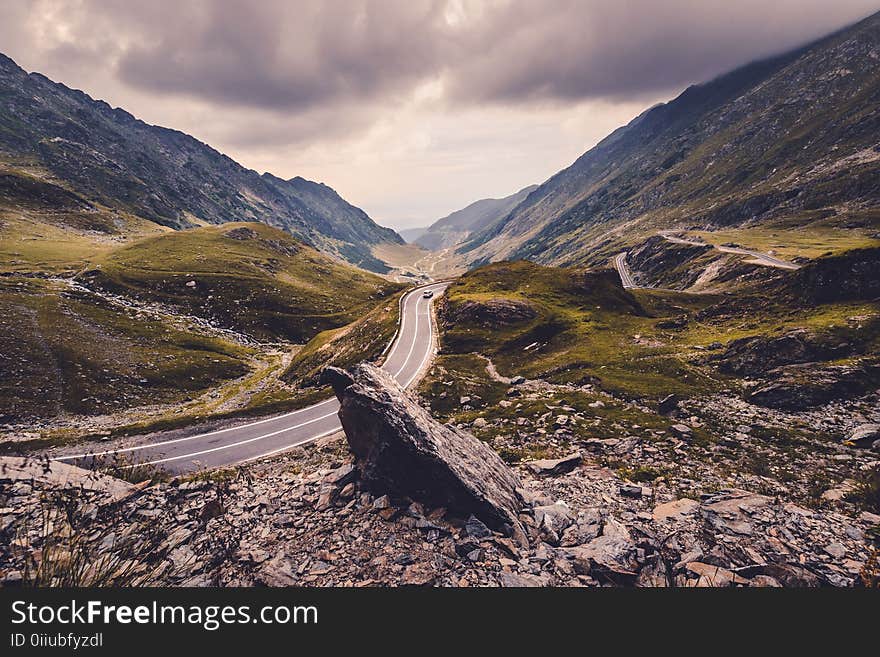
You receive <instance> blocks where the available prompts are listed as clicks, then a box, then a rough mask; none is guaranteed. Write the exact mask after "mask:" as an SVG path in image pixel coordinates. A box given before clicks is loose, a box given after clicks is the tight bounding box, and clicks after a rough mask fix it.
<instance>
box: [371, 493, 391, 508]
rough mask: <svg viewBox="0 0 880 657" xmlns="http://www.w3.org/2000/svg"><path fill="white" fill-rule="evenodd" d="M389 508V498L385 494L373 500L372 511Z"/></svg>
mask: <svg viewBox="0 0 880 657" xmlns="http://www.w3.org/2000/svg"><path fill="white" fill-rule="evenodd" d="M390 508H391V499H390V498H389V497H388V496H387V495H382V496H380V497H377V498H376V499H375V500H373V511H382V510H383V509H390Z"/></svg>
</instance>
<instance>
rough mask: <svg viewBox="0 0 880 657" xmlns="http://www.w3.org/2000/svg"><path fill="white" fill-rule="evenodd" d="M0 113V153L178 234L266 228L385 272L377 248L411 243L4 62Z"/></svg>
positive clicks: (332, 199)
mask: <svg viewBox="0 0 880 657" xmlns="http://www.w3.org/2000/svg"><path fill="white" fill-rule="evenodd" d="M0 108H2V110H3V112H2V115H0V154H4V153H5V155H6V159H12V160H14V161H15V164H16V165H22V164H23V165H25V166H26V167H28V168H30V167H35V168H36V173H37V175H38V177H51V178H53V179H54V180H55V181H56V182H60V183H62V186H64V187H66V188H67V189H68V190H69V191H71V192H73V193H75V194H77V195H78V196H80V197H82V198H83V199H85V200H86V201H87V202H91V203H100V204H101V205H104V206H107V207H109V208H112V209H115V210H124V211H129V212H132V213H133V214H136V215H139V216H142V217H144V218H146V219H149V220H150V221H153V222H155V223H158V224H160V225H163V226H167V227H170V228H174V229H182V228H189V227H192V226H195V225H199V223H200V222H202V223H208V224H220V223H226V222H228V221H260V222H262V223H266V224H268V225H270V226H273V227H276V228H281V229H283V230H286V231H287V232H289V233H291V234H292V235H294V236H296V237H298V238H300V239H302V240H303V241H305V242H306V243H308V244H310V245H312V246H314V247H316V248H319V249H321V250H324V251H325V252H328V253H331V254H334V255H336V256H338V257H341V258H343V259H345V260H347V261H348V262H350V263H352V264H355V265H358V266H360V267H362V268H365V269H369V270H372V271H377V272H382V273H384V272H385V271H387V267H386V266H385V265H384V263H382V262H381V261H380V260H378V259H376V258H375V257H374V256H373V255H372V253H371V247H372V246H373V245H375V244H378V243H381V242H392V243H396V244H401V243H403V240H402V238H401V237H400V236H399V235H397V233H396V232H394V231H393V230H392V229H390V228H384V227H381V226H379V225H378V224H376V223H375V222H374V221H373V220H372V219H370V217H369V216H368V215H367V214H366V213H365V212H364V211H363V210H361V209H360V208H357V207H355V206H353V205H351V204H350V203H348V202H347V201H345V199H343V198H342V197H341V196H340V195H339V194H338V193H337V192H336V191H335V190H333V189H332V188H331V187H330V186H328V185H326V184H324V183H315V182H312V181H308V180H306V179H305V178H302V177H300V176H295V177H293V178H290V179H288V180H284V179H282V178H279V177H277V176H274V175H273V174H270V173H264V174H259V173H257V172H256V171H254V170H252V169H248V168H246V167H244V166H242V165H240V164H238V163H237V162H235V160H233V159H232V158H230V157H229V156H227V155H225V154H223V153H221V152H220V151H218V150H216V149H214V148H213V147H211V146H210V145H208V144H206V143H204V142H202V141H200V140H198V139H197V138H195V137H192V136H191V135H188V134H186V133H184V132H182V131H179V130H176V129H173V128H165V127H162V126H155V125H151V124H148V123H146V122H144V121H142V120H140V119H138V118H136V117H135V116H134V115H133V114H131V113H129V112H128V111H126V110H124V109H120V108H113V107H111V106H110V105H109V104H108V103H107V102H105V101H102V100H96V99H93V98H92V97H91V96H89V95H88V94H86V93H85V92H83V91H80V90H77V89H71V88H70V87H67V86H66V85H64V84H62V83H57V82H54V81H52V80H50V79H49V78H48V77H46V76H45V75H42V74H40V73H28V72H26V71H25V70H24V69H22V68H21V67H19V66H18V65H17V64H16V63H15V62H14V61H13V60H12V59H10V58H9V57H7V56H5V55H0ZM4 168H7V167H4ZM8 168H13V167H11V166H9V167H8ZM46 174H48V176H47V175H46Z"/></svg>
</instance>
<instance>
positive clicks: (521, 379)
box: [510, 376, 526, 386]
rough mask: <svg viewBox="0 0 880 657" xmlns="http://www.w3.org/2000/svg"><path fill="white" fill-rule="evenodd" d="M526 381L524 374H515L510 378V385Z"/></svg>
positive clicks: (517, 384)
mask: <svg viewBox="0 0 880 657" xmlns="http://www.w3.org/2000/svg"><path fill="white" fill-rule="evenodd" d="M525 382H526V377H524V376H515V377H513V378H512V379H511V380H510V385H512V386H520V385H522V384H523V383H525Z"/></svg>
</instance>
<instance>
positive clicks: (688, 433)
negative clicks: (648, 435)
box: [669, 424, 694, 441]
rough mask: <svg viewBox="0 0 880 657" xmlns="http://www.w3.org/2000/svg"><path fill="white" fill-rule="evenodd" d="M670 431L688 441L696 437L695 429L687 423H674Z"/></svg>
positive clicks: (680, 438)
mask: <svg viewBox="0 0 880 657" xmlns="http://www.w3.org/2000/svg"><path fill="white" fill-rule="evenodd" d="M669 431H670V432H671V433H672V435H673V436H675V437H676V438H678V439H679V440H684V441H688V440H691V439H692V438H693V437H694V430H693V429H691V428H690V427H689V426H688V425H686V424H673V425H672V426H671V427H669Z"/></svg>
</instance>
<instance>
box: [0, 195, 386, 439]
mask: <svg viewBox="0 0 880 657" xmlns="http://www.w3.org/2000/svg"><path fill="white" fill-rule="evenodd" d="M0 217H2V218H0V221H2V225H0V237H2V238H3V239H2V240H0V244H2V249H3V251H4V258H3V260H2V264H0V428H2V425H3V424H5V425H6V429H7V430H8V431H9V435H10V436H18V437H19V438H20V437H22V436H27V437H28V438H29V440H34V439H35V436H40V438H38V439H37V440H39V441H45V440H48V441H57V440H67V439H71V438H75V437H76V436H82V435H95V434H98V433H106V432H108V431H111V432H119V431H129V430H130V431H143V430H148V429H150V428H157V427H164V426H177V425H180V424H186V423H192V422H195V421H198V420H201V419H204V418H207V417H225V416H228V415H232V414H242V413H244V414H254V413H260V412H263V413H265V412H271V411H273V410H279V409H284V408H290V407H295V406H298V405H300V404H305V403H308V402H309V401H311V400H313V399H314V395H315V394H316V392H317V391H316V390H314V389H309V390H301V389H300V383H301V381H300V379H299V378H297V377H291V376H288V377H287V378H286V379H285V380H282V379H281V376H282V375H283V374H284V373H285V372H287V370H288V368H289V366H290V362H291V360H292V358H294V356H295V354H296V352H297V351H298V350H299V349H300V346H299V345H304V344H306V343H309V341H311V340H313V339H315V340H323V338H321V337H319V336H325V335H326V334H327V333H328V332H330V333H332V332H334V331H338V330H341V329H343V327H348V326H349V325H351V326H353V327H354V326H357V325H358V322H359V321H362V317H363V316H367V317H369V316H371V314H373V313H374V310H375V309H376V308H384V307H385V306H386V305H388V304H391V305H393V306H394V307H395V309H396V294H397V293H398V292H399V291H400V290H401V289H402V286H400V285H397V284H395V283H391V282H389V281H387V280H385V279H383V278H380V277H378V276H375V275H373V274H370V273H368V272H365V271H363V270H359V269H355V268H353V267H351V266H349V265H346V264H344V263H342V262H341V261H338V260H335V259H333V258H331V257H328V256H326V255H323V254H321V253H320V252H318V251H316V250H315V249H313V248H311V247H309V246H307V245H306V244H304V243H302V242H301V241H299V240H297V239H295V238H293V237H292V236H291V235H290V234H288V233H286V232H284V231H281V230H279V229H276V228H272V227H270V226H267V225H265V224H262V223H256V222H252V223H230V224H223V225H221V226H204V227H200V228H193V229H189V230H180V231H172V230H167V229H164V230H163V229H158V230H157V229H155V228H152V227H151V226H154V225H150V224H145V223H144V222H142V221H140V220H138V219H136V218H124V217H121V216H114V215H112V214H109V213H107V212H106V211H104V210H99V211H97V212H90V213H85V214H84V215H82V216H80V215H78V214H76V213H75V212H64V213H58V214H57V215H52V216H49V215H47V214H46V213H45V211H44V209H41V210H40V211H38V212H34V213H28V212H20V211H16V212H10V211H7V212H6V213H5V214H0ZM85 219H89V220H90V222H89V223H88V224H84V223H81V222H82V221H84V220H85ZM394 322H396V313H395V316H394V317H392V318H390V319H389V320H388V321H387V322H384V323H383V326H384V325H385V324H388V326H389V329H388V331H387V333H388V335H390V333H391V332H393V327H394ZM388 335H386V334H385V333H383V332H382V330H378V329H377V330H371V337H373V338H376V339H378V340H382V339H384V340H386V341H387V338H388ZM370 344H371V343H370V342H369V341H366V342H364V343H363V345H361V347H362V349H361V351H363V352H364V354H365V356H372V355H374V353H373V351H376V350H371V347H370ZM383 346H384V345H383ZM377 350H381V346H380V347H377ZM359 353H360V352H359ZM16 444H17V443H6V444H5V445H4V446H3V448H4V449H7V450H8V449H17V447H16ZM22 444H23V443H21V444H19V446H21V445H22ZM41 444H42V443H41Z"/></svg>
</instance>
